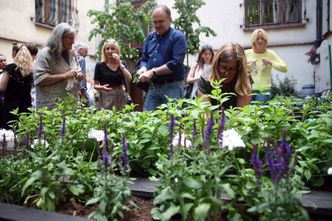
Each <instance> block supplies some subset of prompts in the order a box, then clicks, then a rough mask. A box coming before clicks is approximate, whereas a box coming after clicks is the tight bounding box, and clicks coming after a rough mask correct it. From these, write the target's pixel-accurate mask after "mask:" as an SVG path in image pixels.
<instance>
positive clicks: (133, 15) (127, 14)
mask: <svg viewBox="0 0 332 221" xmlns="http://www.w3.org/2000/svg"><path fill="white" fill-rule="evenodd" d="M154 5H155V2H154V0H148V1H147V2H145V3H144V4H143V5H142V6H141V7H139V8H137V9H135V8H134V6H133V5H132V4H131V1H130V0H122V1H120V2H118V3H117V4H114V5H113V4H108V5H106V6H105V11H98V10H89V12H88V16H89V17H91V18H92V21H91V23H92V24H94V25H95V27H94V28H93V29H92V30H91V31H90V34H89V40H91V39H92V38H93V37H97V38H101V41H100V43H99V46H98V49H99V50H98V54H97V56H98V57H99V58H100V57H101V56H100V55H101V49H102V46H103V44H104V42H105V41H106V40H107V39H109V38H113V39H115V40H116V41H117V42H118V43H119V45H120V47H121V58H122V59H124V60H132V59H135V58H137V57H138V55H139V53H138V49H137V48H134V47H133V45H141V44H143V42H144V38H145V35H146V33H147V32H148V31H149V30H148V29H149V24H151V9H152V7H153V6H154Z"/></svg>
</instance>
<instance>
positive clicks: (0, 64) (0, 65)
mask: <svg viewBox="0 0 332 221" xmlns="http://www.w3.org/2000/svg"><path fill="white" fill-rule="evenodd" d="M6 64H7V59H6V56H4V55H3V54H0V74H1V73H2V72H3V69H5V67H6Z"/></svg>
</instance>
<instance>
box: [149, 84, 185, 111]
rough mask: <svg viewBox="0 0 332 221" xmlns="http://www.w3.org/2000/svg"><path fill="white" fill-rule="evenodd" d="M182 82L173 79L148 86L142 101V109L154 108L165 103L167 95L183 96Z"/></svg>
mask: <svg viewBox="0 0 332 221" xmlns="http://www.w3.org/2000/svg"><path fill="white" fill-rule="evenodd" d="M183 89H184V82H183V81H175V82H171V83H164V84H153V86H150V88H149V90H148V92H147V94H146V96H145V101H144V111H150V110H156V109H157V107H158V106H159V105H161V104H166V103H167V97H169V98H175V99H180V98H181V97H182V96H183Z"/></svg>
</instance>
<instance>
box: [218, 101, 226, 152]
mask: <svg viewBox="0 0 332 221" xmlns="http://www.w3.org/2000/svg"><path fill="white" fill-rule="evenodd" d="M224 129H225V109H224V107H221V116H220V119H219V128H218V135H217V140H218V147H219V148H221V147H222V142H223V133H224Z"/></svg>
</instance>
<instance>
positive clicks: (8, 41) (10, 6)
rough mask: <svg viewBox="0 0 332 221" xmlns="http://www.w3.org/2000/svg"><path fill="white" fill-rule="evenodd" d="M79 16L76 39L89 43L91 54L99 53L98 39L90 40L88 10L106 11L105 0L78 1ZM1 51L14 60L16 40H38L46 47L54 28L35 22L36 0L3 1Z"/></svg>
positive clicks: (0, 24) (40, 44) (0, 34)
mask: <svg viewBox="0 0 332 221" xmlns="http://www.w3.org/2000/svg"><path fill="white" fill-rule="evenodd" d="M77 2H78V4H77V9H78V11H79V13H78V17H79V21H80V26H79V30H78V33H77V38H76V41H77V42H79V41H83V42H86V43H88V44H89V47H90V48H89V54H90V55H92V54H94V53H95V48H96V47H95V45H96V43H95V41H94V39H92V41H91V42H89V41H88V36H89V31H90V30H91V29H92V25H91V23H90V17H88V16H87V12H88V10H90V9H98V10H103V7H104V1H95V0H77ZM0 5H1V7H0V26H1V32H0V53H2V54H5V56H6V57H7V60H8V62H12V58H11V48H12V42H14V41H19V42H35V43H37V44H38V45H39V46H41V47H42V46H44V45H45V44H46V41H47V39H48V37H49V36H50V34H51V32H52V29H50V28H45V27H41V26H37V25H35V23H34V22H33V20H34V16H35V1H34V0H24V1H22V0H11V1H7V0H0Z"/></svg>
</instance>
